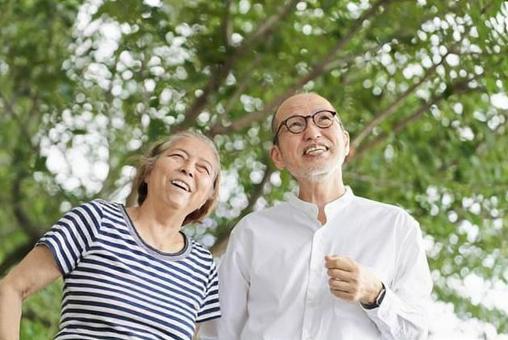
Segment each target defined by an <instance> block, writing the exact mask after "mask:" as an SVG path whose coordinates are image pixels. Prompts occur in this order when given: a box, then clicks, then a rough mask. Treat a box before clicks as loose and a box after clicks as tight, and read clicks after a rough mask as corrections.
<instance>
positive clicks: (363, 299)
mask: <svg viewBox="0 0 508 340" xmlns="http://www.w3.org/2000/svg"><path fill="white" fill-rule="evenodd" d="M325 267H326V268H327V269H328V270H327V273H328V277H329V279H328V285H329V287H330V291H331V292H332V294H333V295H335V296H336V297H338V298H341V299H344V300H346V301H351V302H360V303H362V304H364V305H369V304H372V303H374V302H375V300H376V297H377V296H378V294H379V292H380V291H381V289H382V288H383V284H382V283H381V280H379V279H378V278H377V277H376V276H375V275H374V274H373V273H371V272H369V271H368V270H367V269H365V268H364V267H362V266H361V265H360V264H359V263H357V262H355V261H353V260H352V259H350V258H348V257H345V256H325Z"/></svg>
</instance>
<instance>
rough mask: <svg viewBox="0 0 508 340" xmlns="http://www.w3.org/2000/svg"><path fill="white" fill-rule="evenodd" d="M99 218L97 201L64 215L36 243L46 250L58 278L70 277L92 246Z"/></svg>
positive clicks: (99, 212)
mask: <svg viewBox="0 0 508 340" xmlns="http://www.w3.org/2000/svg"><path fill="white" fill-rule="evenodd" d="M101 218H102V209H101V203H100V201H98V200H96V201H91V202H89V203H85V204H83V205H81V206H79V207H75V208H73V209H71V210H70V211H68V212H67V213H65V214H64V216H63V217H62V218H60V219H59V220H58V221H57V222H56V223H55V224H54V225H53V226H52V227H51V229H50V230H49V231H48V232H46V233H45V234H44V235H43V236H42V237H41V239H40V240H39V241H38V242H37V244H36V246H39V245H44V246H46V247H48V248H49V250H50V251H51V253H52V254H53V257H54V259H55V261H56V263H57V265H58V267H59V269H60V272H61V273H62V275H64V276H65V275H66V274H68V273H70V272H71V271H72V270H73V269H74V268H76V265H77V264H78V263H79V261H80V259H81V257H82V255H83V254H84V253H85V252H86V251H87V250H88V249H90V247H91V246H92V244H93V243H94V242H95V240H96V237H97V234H98V231H99V228H100V223H101Z"/></svg>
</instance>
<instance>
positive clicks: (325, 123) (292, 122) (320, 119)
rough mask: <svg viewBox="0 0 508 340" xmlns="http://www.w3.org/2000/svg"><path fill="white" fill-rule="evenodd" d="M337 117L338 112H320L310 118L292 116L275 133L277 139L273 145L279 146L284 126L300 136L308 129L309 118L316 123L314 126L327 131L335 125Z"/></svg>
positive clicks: (274, 138) (309, 116)
mask: <svg viewBox="0 0 508 340" xmlns="http://www.w3.org/2000/svg"><path fill="white" fill-rule="evenodd" d="M336 115H337V112H335V111H330V110H320V111H317V112H314V113H313V114H311V115H308V116H302V115H294V116H291V117H289V118H287V119H285V120H283V121H282V122H281V123H280V125H279V128H278V129H277V132H276V133H275V137H273V144H277V141H278V139H277V137H278V135H279V132H280V129H281V128H282V127H283V126H285V127H286V128H287V129H288V131H289V132H291V133H294V134H299V133H302V132H303V131H305V129H306V128H307V118H312V121H313V122H314V124H316V126H317V127H319V128H322V129H325V128H328V127H330V126H331V125H332V124H333V121H334V117H335V116H336Z"/></svg>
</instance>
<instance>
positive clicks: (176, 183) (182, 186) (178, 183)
mask: <svg viewBox="0 0 508 340" xmlns="http://www.w3.org/2000/svg"><path fill="white" fill-rule="evenodd" d="M170 183H171V184H172V185H174V186H175V187H177V188H180V189H182V190H184V191H187V192H190V191H191V190H190V186H189V185H188V184H187V183H185V182H184V181H181V180H179V179H173V180H171V182H170Z"/></svg>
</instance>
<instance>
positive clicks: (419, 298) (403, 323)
mask: <svg viewBox="0 0 508 340" xmlns="http://www.w3.org/2000/svg"><path fill="white" fill-rule="evenodd" d="M408 223H412V225H410V226H409V227H410V228H409V232H408V234H407V235H406V237H405V239H404V240H403V242H401V244H400V249H399V251H400V252H399V256H398V259H397V273H396V275H395V277H394V278H393V279H392V280H391V282H384V285H385V287H386V293H385V295H384V298H383V300H382V302H381V304H380V306H379V307H376V308H372V309H366V308H364V310H365V312H366V313H367V315H368V317H369V318H370V319H371V320H372V322H374V323H375V324H376V326H377V328H378V330H379V331H380V333H381V335H382V339H389V340H396V339H407V340H414V339H426V338H427V333H428V324H427V317H426V304H427V303H428V302H429V300H430V293H431V290H432V279H431V276H430V271H429V267H428V264H427V259H426V257H425V251H424V249H423V242H422V238H421V233H420V229H419V227H418V224H417V223H416V221H414V220H412V219H411V221H410V222H409V221H408ZM325 266H326V268H327V270H328V276H329V282H328V284H329V287H330V291H331V292H332V294H333V295H335V296H336V297H338V298H341V299H344V300H347V301H352V302H359V303H361V304H363V305H371V304H373V303H374V302H375V301H376V298H377V296H378V294H379V292H380V291H381V288H382V285H381V281H380V280H379V279H378V278H377V277H376V276H375V275H374V274H373V273H371V272H369V271H368V270H367V269H366V268H365V267H363V266H362V265H361V264H359V263H357V262H355V261H353V260H352V259H349V258H346V257H341V256H327V257H326V258H325Z"/></svg>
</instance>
